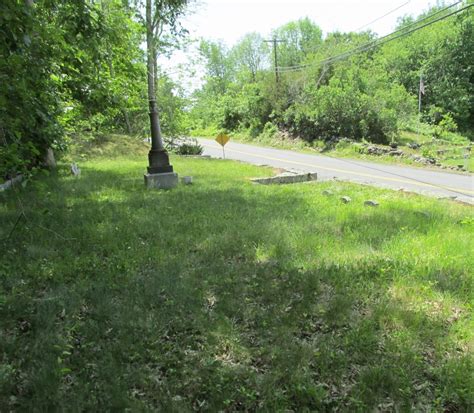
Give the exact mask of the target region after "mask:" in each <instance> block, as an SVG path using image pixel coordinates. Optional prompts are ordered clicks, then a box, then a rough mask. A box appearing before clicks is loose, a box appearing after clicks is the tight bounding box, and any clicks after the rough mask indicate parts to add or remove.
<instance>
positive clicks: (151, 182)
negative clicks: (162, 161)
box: [145, 172, 178, 189]
mask: <svg viewBox="0 0 474 413" xmlns="http://www.w3.org/2000/svg"><path fill="white" fill-rule="evenodd" d="M177 185H178V174H177V173H175V172H165V173H161V174H145V186H146V187H147V188H148V189H171V188H175V187H176V186H177Z"/></svg>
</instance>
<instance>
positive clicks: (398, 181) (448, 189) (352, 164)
mask: <svg viewBox="0 0 474 413" xmlns="http://www.w3.org/2000/svg"><path fill="white" fill-rule="evenodd" d="M198 140H199V143H200V144H201V145H202V146H203V147H204V154H205V155H210V156H212V157H215V158H222V147H221V146H220V145H219V144H218V143H217V142H215V141H213V140H210V139H198ZM225 154H226V158H227V159H235V160H239V161H244V162H248V163H253V164H265V165H270V166H273V167H277V168H286V169H297V170H300V171H305V172H317V173H318V180H328V179H334V178H336V179H340V180H344V181H351V182H358V183H363V184H369V185H375V186H380V187H385V188H392V189H400V188H404V189H405V190H407V191H411V192H418V193H422V194H426V195H432V196H438V197H456V198H457V199H459V200H461V201H464V202H469V203H472V204H474V179H473V176H472V175H462V174H456V173H448V172H437V171H430V170H426V169H421V168H409V167H405V166H393V165H384V164H379V163H371V162H363V161H356V160H352V159H343V158H333V157H329V156H324V155H312V154H304V153H298V152H294V151H287V150H282V149H273V148H264V147H259V146H254V145H245V144H242V143H235V142H229V143H228V144H227V145H226V147H225Z"/></svg>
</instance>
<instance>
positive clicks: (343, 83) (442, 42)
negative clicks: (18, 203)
mask: <svg viewBox="0 0 474 413" xmlns="http://www.w3.org/2000/svg"><path fill="white" fill-rule="evenodd" d="M458 3H460V4H457V3H456V4H455V6H456V7H447V6H438V7H434V8H432V9H430V10H429V11H427V12H426V13H425V14H423V15H420V16H418V17H417V18H416V19H415V18H411V17H406V18H404V19H402V20H401V21H400V22H399V26H398V27H397V28H396V30H395V32H394V35H392V36H384V37H382V38H378V37H377V36H376V35H375V34H374V33H372V32H370V31H365V32H357V33H356V32H352V33H340V32H334V33H328V34H323V32H322V30H321V29H320V28H319V27H318V25H317V24H316V23H315V22H312V21H311V20H309V19H308V18H305V19H301V20H298V21H293V22H289V23H287V24H285V25H283V26H281V27H278V28H276V29H275V30H274V32H273V33H271V36H267V37H268V38H265V37H263V36H262V35H261V34H259V33H248V34H247V35H245V36H244V37H243V38H242V39H241V40H240V41H239V42H238V43H237V44H235V45H233V46H232V47H229V46H228V45H226V44H224V43H222V42H216V41H210V40H206V39H201V40H200V45H199V53H200V56H201V58H202V62H203V68H204V73H205V77H204V81H203V82H202V84H201V86H200V87H199V88H198V89H197V90H194V91H192V90H188V91H185V90H183V88H182V87H181V85H179V84H177V82H176V81H174V80H173V79H172V78H171V77H170V76H169V75H167V74H166V73H165V72H164V71H163V70H162V69H161V68H160V66H159V64H158V63H157V59H156V57H159V56H161V55H162V54H168V55H169V54H170V53H171V52H172V51H173V50H176V49H178V48H180V47H182V41H181V39H184V36H185V35H186V30H185V28H184V27H182V26H181V25H180V20H179V17H180V16H181V15H182V14H183V13H185V11H186V2H185V1H169V2H159V3H157V5H158V8H157V9H156V10H155V13H154V15H153V16H152V17H153V22H152V26H153V27H150V28H149V30H148V32H149V35H151V36H152V38H150V39H148V44H149V45H150V46H151V48H150V50H151V51H152V54H153V55H152V56H148V57H149V60H150V62H149V63H148V65H149V67H148V70H147V62H146V61H147V54H146V52H145V47H144V44H145V40H146V39H147V34H146V33H147V30H146V24H145V4H142V2H140V1H120V0H106V1H100V2H99V1H87V2H75V1H64V2H60V3H58V2H52V1H48V0H41V1H36V2H34V1H25V2H22V1H10V2H3V3H2V5H0V33H1V37H0V53H1V57H2V59H1V61H0V79H1V84H2V88H1V90H0V126H1V129H0V133H1V142H2V143H1V146H0V150H1V154H0V155H1V157H2V160H4V161H3V162H2V165H1V167H0V175H1V176H2V177H4V178H8V177H10V176H14V175H15V174H17V173H19V172H25V171H28V170H29V171H31V170H32V168H35V167H37V166H41V164H42V162H43V158H44V155H45V153H46V151H47V149H48V148H53V149H54V150H55V151H56V152H59V153H60V151H61V150H63V149H64V148H65V146H66V145H67V144H68V142H70V141H71V140H73V139H74V136H75V134H83V133H86V134H87V133H90V134H92V135H94V134H95V135H97V134H101V133H107V132H121V133H127V134H132V135H136V136H141V137H146V136H149V125H148V114H147V109H148V102H147V100H148V98H147V93H148V94H149V93H150V90H149V87H148V86H147V77H150V79H151V78H153V80H150V79H148V80H149V84H150V82H152V83H153V84H152V85H151V86H152V87H153V88H156V89H157V94H158V99H157V105H158V111H159V113H160V115H161V127H162V129H163V132H164V135H165V136H169V137H175V136H185V135H189V134H190V133H191V134H194V135H200V134H201V135H203V134H204V135H209V134H211V135H212V134H215V133H217V132H220V131H225V132H232V133H240V134H244V135H246V136H249V137H251V138H252V137H253V138H256V137H258V136H266V137H270V138H271V137H272V136H275V135H278V134H283V136H286V137H289V138H296V137H297V138H301V139H304V140H306V141H307V142H314V141H327V140H330V139H333V138H335V137H337V138H341V137H343V138H350V139H354V140H356V141H360V140H365V141H368V142H375V143H385V144H386V143H389V142H393V141H397V139H398V138H399V136H400V131H401V130H412V131H414V130H419V129H420V127H419V126H417V125H419V122H420V121H421V122H423V123H424V124H427V125H431V126H432V127H434V128H437V129H435V130H434V133H437V134H438V135H440V134H443V133H445V132H446V133H449V132H454V131H459V132H460V133H462V134H463V135H464V136H468V137H471V138H472V136H473V128H474V104H473V103H474V102H473V99H474V98H473V96H474V86H473V85H474V68H473V65H472V62H473V61H474V54H473V53H474V32H473V30H474V29H473V27H474V26H473V21H474V19H473V13H472V10H471V9H470V8H469V7H470V6H471V5H472V3H470V2H458ZM150 4H151V3H150ZM461 9H463V10H461ZM458 11H461V12H459V13H457V12H458ZM451 14H452V15H451ZM448 15H449V16H448ZM446 16H448V17H447V18H445V17H446ZM436 20H439V21H436ZM422 26H426V27H422ZM407 33H409V34H408V35H407ZM395 36H396V37H397V38H394V37H395ZM398 37H399V38H398ZM274 39H275V40H277V42H276V43H274V41H273V40H274ZM274 45H276V48H275V47H274ZM275 64H277V66H275ZM150 65H151V66H150ZM150 68H151V69H150ZM186 69H187V70H188V71H189V73H193V72H195V71H196V70H197V71H198V72H199V70H200V69H199V67H193V66H192V65H188V66H187V68H186ZM147 73H148V75H147ZM275 75H276V77H275ZM420 76H423V82H424V86H425V93H424V95H423V104H422V111H421V114H418V102H417V97H418V93H419V86H420V85H419V83H420ZM152 92H154V91H153V90H152ZM152 94H153V93H152Z"/></svg>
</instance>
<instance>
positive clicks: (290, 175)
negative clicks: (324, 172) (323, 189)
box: [252, 171, 318, 185]
mask: <svg viewBox="0 0 474 413" xmlns="http://www.w3.org/2000/svg"><path fill="white" fill-rule="evenodd" d="M317 179H318V174H317V173H316V172H313V173H304V172H296V171H287V172H283V173H281V174H279V175H277V176H272V177H270V178H254V179H252V182H255V183H257V184H262V185H272V184H280V185H281V184H297V183H300V182H310V181H316V180H317Z"/></svg>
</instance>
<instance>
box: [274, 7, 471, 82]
mask: <svg viewBox="0 0 474 413" xmlns="http://www.w3.org/2000/svg"><path fill="white" fill-rule="evenodd" d="M459 3H462V0H460V1H458V2H456V3H453V4H451V5H450V6H447V7H445V8H443V9H441V10H438V11H437V12H435V13H433V14H431V15H429V16H427V17H424V18H423V19H421V20H419V21H417V22H414V23H412V24H410V25H408V26H405V27H403V28H401V29H398V30H396V31H394V32H392V33H390V34H387V35H385V36H383V37H381V38H379V39H375V40H372V41H370V42H367V43H365V44H363V45H361V46H358V47H356V48H354V49H351V50H348V51H346V52H344V53H341V54H339V55H336V56H331V57H329V58H326V59H323V60H320V61H319V62H316V63H311V64H305V65H297V66H287V67H279V68H278V71H279V72H281V73H283V72H293V71H298V70H301V69H304V68H307V67H311V66H318V65H322V64H329V63H334V62H336V61H339V60H343V59H345V58H347V57H350V56H352V55H354V54H356V53H360V52H364V51H367V50H369V49H372V48H374V47H377V46H380V45H382V44H385V43H388V42H391V41H393V40H396V39H399V38H400V37H404V36H407V35H409V34H411V33H414V32H416V31H418V30H421V29H423V28H425V27H427V26H430V25H432V24H434V23H437V22H439V21H441V20H444V19H447V18H448V17H451V16H453V15H455V14H458V13H461V12H462V11H464V10H467V9H469V8H470V7H472V6H474V3H472V4H468V5H467V6H465V7H462V8H460V9H458V10H455V11H454V12H452V13H449V14H446V15H444V16H442V17H439V18H438V19H435V20H431V21H430V22H428V23H425V24H423V25H421V26H419V23H421V22H423V21H426V20H429V19H431V18H433V17H434V16H436V15H438V14H440V13H442V12H444V11H446V10H448V9H450V8H452V7H454V6H456V5H457V4H459ZM413 26H417V27H415V28H414V29H411V30H408V31H406V29H407V28H410V27H413ZM397 33H400V34H399V35H397V36H395V37H391V36H393V35H394V34H397Z"/></svg>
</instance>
